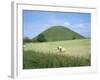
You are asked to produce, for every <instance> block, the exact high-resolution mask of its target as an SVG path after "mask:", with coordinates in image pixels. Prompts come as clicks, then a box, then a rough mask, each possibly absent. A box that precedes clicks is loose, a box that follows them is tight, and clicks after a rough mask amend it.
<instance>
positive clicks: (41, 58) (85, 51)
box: [23, 39, 91, 69]
mask: <svg viewBox="0 0 100 80" xmlns="http://www.w3.org/2000/svg"><path fill="white" fill-rule="evenodd" d="M59 45H60V46H63V47H64V48H65V49H66V51H65V52H59V51H58V50H57V46H59ZM25 46H26V47H24V54H23V68H24V69H34V68H57V67H75V66H90V65H91V59H90V58H91V54H90V39H75V40H66V41H55V42H43V43H28V44H25Z"/></svg>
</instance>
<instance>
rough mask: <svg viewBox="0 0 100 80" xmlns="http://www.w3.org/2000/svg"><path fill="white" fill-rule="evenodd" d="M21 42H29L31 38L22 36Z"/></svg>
mask: <svg viewBox="0 0 100 80" xmlns="http://www.w3.org/2000/svg"><path fill="white" fill-rule="evenodd" d="M23 42H24V43H29V42H32V40H31V39H30V38H28V37H24V39H23Z"/></svg>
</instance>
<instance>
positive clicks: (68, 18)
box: [23, 10, 91, 38]
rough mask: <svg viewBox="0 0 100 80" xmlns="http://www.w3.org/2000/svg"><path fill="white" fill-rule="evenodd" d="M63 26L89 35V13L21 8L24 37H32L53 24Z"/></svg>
mask: <svg viewBox="0 0 100 80" xmlns="http://www.w3.org/2000/svg"><path fill="white" fill-rule="evenodd" d="M55 25H62V26H65V27H67V28H69V29H71V30H73V31H75V32H77V33H79V34H81V35H83V36H85V37H90V36H91V14H90V13H75V12H48V11H31V10H23V30H24V31H23V32H24V37H29V38H33V37H35V36H37V35H38V34H39V33H41V32H42V31H45V30H46V29H48V28H50V27H52V26H55Z"/></svg>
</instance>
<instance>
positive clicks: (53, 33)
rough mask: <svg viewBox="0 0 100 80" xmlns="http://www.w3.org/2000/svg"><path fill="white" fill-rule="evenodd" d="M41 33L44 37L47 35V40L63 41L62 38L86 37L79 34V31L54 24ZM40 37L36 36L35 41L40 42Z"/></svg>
mask: <svg viewBox="0 0 100 80" xmlns="http://www.w3.org/2000/svg"><path fill="white" fill-rule="evenodd" d="M40 35H42V36H43V37H45V39H43V40H44V41H43V42H45V40H46V41H48V42H49V41H62V40H74V39H85V37H84V36H82V35H80V34H78V33H77V32H74V31H72V30H70V29H68V28H66V27H64V26H52V27H51V28H49V29H47V30H45V31H44V32H42V33H41V34H40ZM39 37H40V36H36V37H35V38H33V40H32V41H33V42H36V41H37V42H39V40H38V39H39Z"/></svg>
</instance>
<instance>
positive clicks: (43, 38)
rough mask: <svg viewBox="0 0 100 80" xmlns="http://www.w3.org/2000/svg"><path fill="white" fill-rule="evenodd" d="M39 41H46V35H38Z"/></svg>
mask: <svg viewBox="0 0 100 80" xmlns="http://www.w3.org/2000/svg"><path fill="white" fill-rule="evenodd" d="M37 41H39V42H46V39H45V36H44V35H43V34H40V35H38V37H37Z"/></svg>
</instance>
